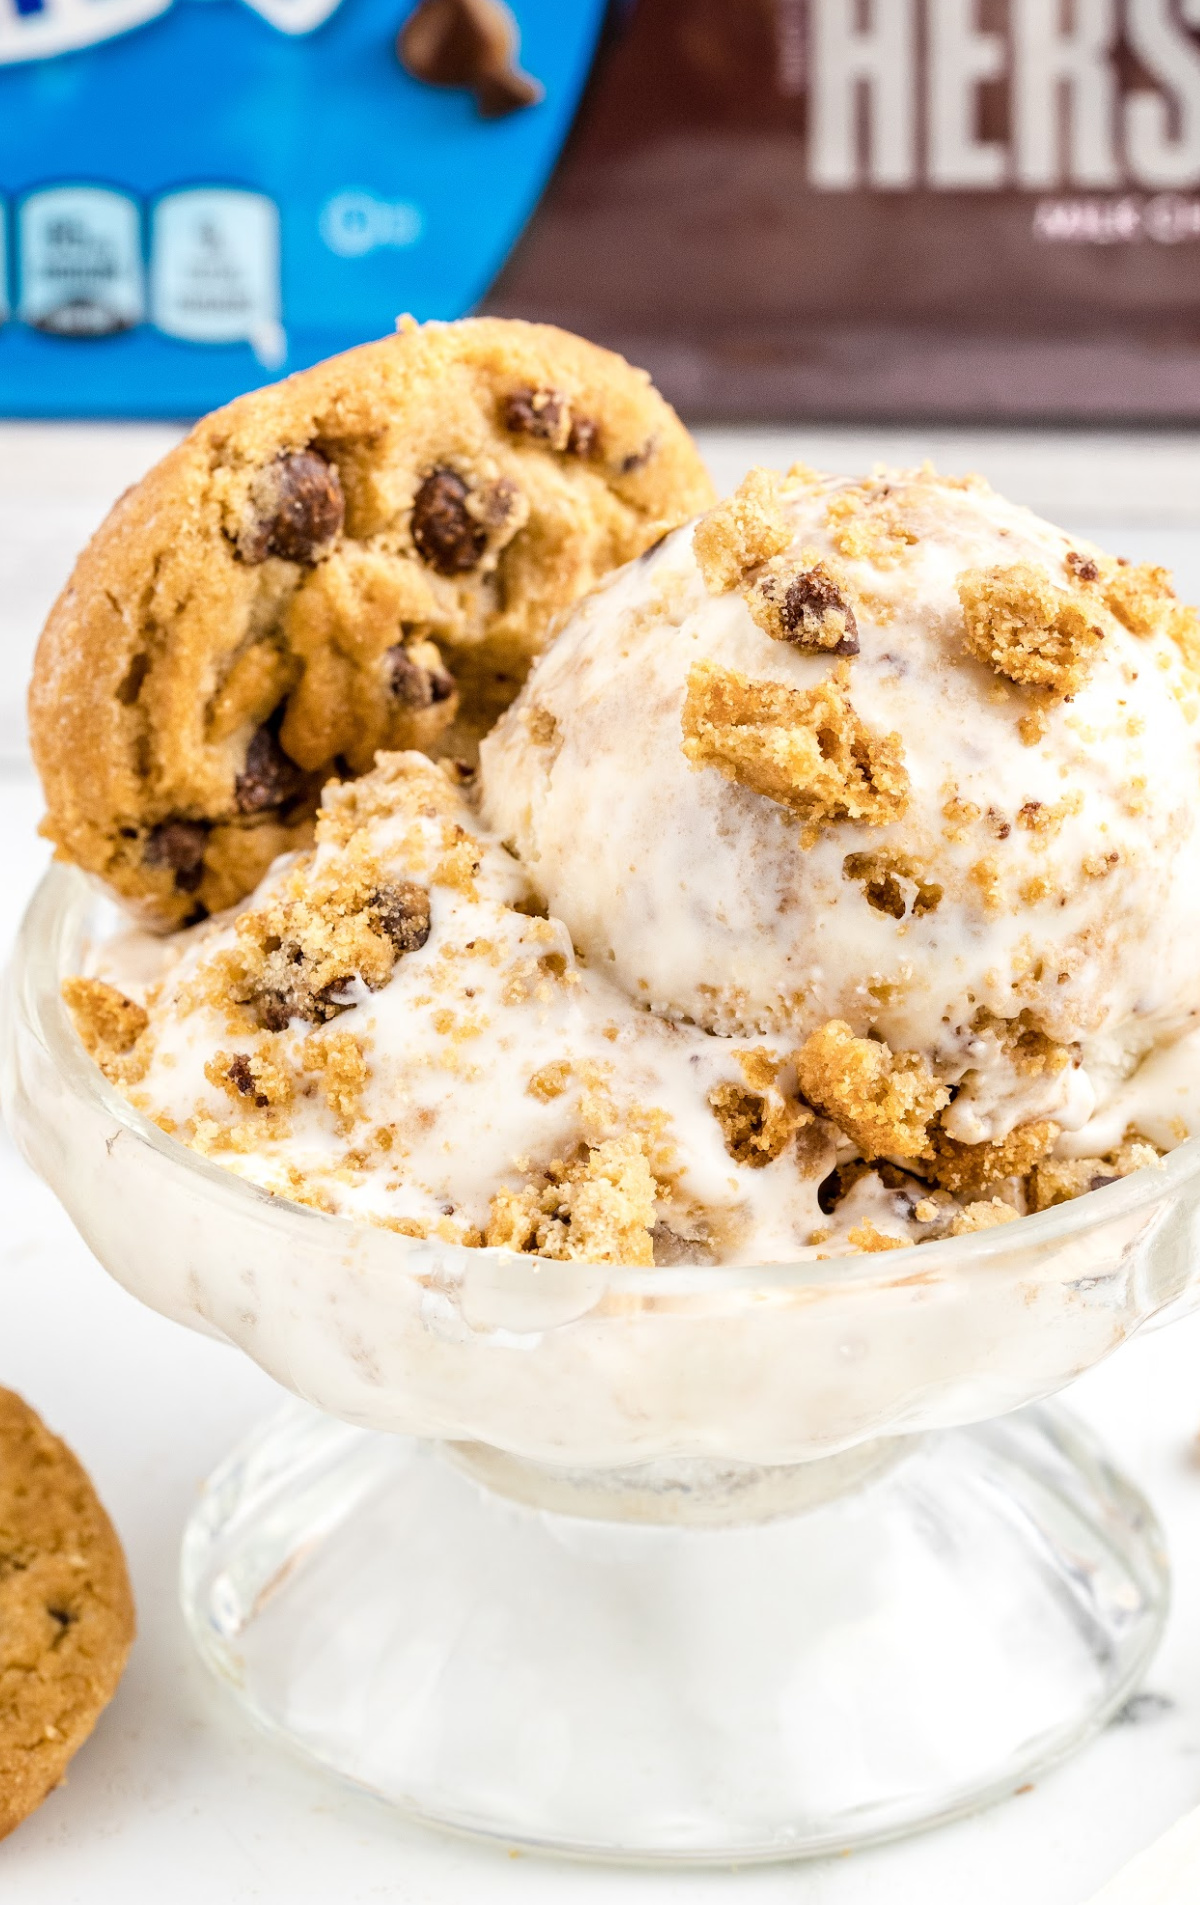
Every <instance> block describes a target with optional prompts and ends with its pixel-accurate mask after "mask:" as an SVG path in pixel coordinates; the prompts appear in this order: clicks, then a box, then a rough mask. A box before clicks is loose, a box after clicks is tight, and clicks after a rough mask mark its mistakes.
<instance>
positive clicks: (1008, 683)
mask: <svg viewBox="0 0 1200 1905" xmlns="http://www.w3.org/2000/svg"><path fill="white" fill-rule="evenodd" d="M1195 653H1196V643H1195V618H1194V616H1193V615H1192V613H1191V611H1187V610H1183V609H1182V608H1181V607H1180V605H1179V604H1178V603H1177V602H1176V601H1175V599H1174V596H1173V594H1172V593H1171V592H1170V588H1169V579H1168V578H1167V577H1166V576H1165V575H1164V574H1163V572H1161V571H1152V570H1147V569H1132V568H1129V567H1128V566H1127V565H1123V564H1120V563H1117V562H1114V561H1112V560H1111V559H1109V558H1107V557H1105V556H1103V555H1102V554H1101V552H1099V551H1098V550H1096V549H1093V548H1092V547H1091V546H1090V545H1087V544H1084V543H1082V542H1080V541H1079V540H1078V539H1073V538H1070V537H1068V536H1066V535H1064V534H1063V533H1062V532H1061V531H1059V530H1057V529H1055V528H1053V527H1052V526H1051V525H1050V524H1048V523H1046V522H1043V521H1041V520H1039V519H1038V518H1037V517H1035V516H1034V515H1032V514H1030V513H1029V512H1028V511H1027V510H1025V509H1022V508H1018V507H1016V506H1014V505H1013V504H1011V503H1008V502H1005V501H1004V500H1003V499H1002V498H1000V497H998V496H996V495H994V494H993V493H992V492H991V490H990V489H989V488H988V487H987V485H986V484H984V483H982V482H980V481H978V480H975V479H971V480H968V481H965V482H958V481H948V480H943V479H940V478H938V477H936V476H935V475H933V474H932V473H931V472H928V471H919V472H915V473H914V472H907V473H905V472H879V473H876V474H875V475H874V476H872V477H870V478H869V479H867V480H865V481H862V482H851V481H849V480H844V479H840V478H826V477H819V476H817V475H815V474H814V473H812V472H809V471H805V470H796V471H793V472H791V473H790V474H789V476H788V477H787V478H784V479H781V480H773V479H771V478H769V477H767V475H766V474H765V473H761V472H760V473H756V474H755V475H754V476H753V477H752V478H751V479H748V482H747V484H746V485H744V486H743V489H742V491H740V492H739V493H738V495H737V496H736V497H735V498H733V499H732V500H731V502H730V503H727V504H724V505H721V506H719V508H718V510H717V511H715V512H713V513H712V514H711V516H710V517H708V518H704V519H701V523H700V525H699V527H698V529H697V528H695V527H694V526H689V527H686V528H684V529H681V530H678V531H676V532H675V533H674V534H672V535H671V536H669V537H667V538H666V540H665V541H664V542H662V543H661V544H660V545H659V546H658V547H657V548H655V549H654V550H652V551H649V552H648V553H647V555H646V556H644V557H643V558H642V559H641V560H640V561H638V562H635V563H634V564H632V565H631V566H630V567H628V568H627V569H625V570H623V571H621V572H619V573H618V574H616V575H615V576H614V577H612V578H611V579H610V580H608V581H607V582H606V583H605V584H603V585H602V586H601V587H600V588H598V589H597V590H596V591H595V592H594V593H593V594H592V595H591V596H590V597H588V598H587V599H586V600H585V601H584V603H583V604H582V605H581V606H580V607H579V608H578V609H577V610H576V611H575V612H574V614H573V616H572V617H571V619H570V620H569V621H568V623H567V624H566V626H565V628H564V629H563V631H562V632H561V633H560V634H559V636H558V639H557V640H556V641H555V642H554V644H553V645H552V646H551V648H550V649H549V650H548V651H547V652H546V653H545V655H544V656H543V657H542V659H541V660H540V662H539V663H538V665H537V667H536V669H535V671H534V673H533V675H532V676H531V678H530V680H529V681H528V683H527V684H526V687H525V689H524V690H523V692H522V694H521V695H520V697H519V698H518V700H517V701H516V702H515V703H514V705H513V706H512V708H511V709H510V710H509V712H508V713H507V714H506V715H505V717H504V718H503V720H502V721H501V722H500V723H499V725H498V726H497V728H496V729H495V730H494V731H493V733H492V735H491V736H490V737H489V739H488V740H487V741H486V742H485V743H484V746H483V753H482V772H483V784H484V811H485V814H486V817H487V819H488V820H489V821H490V823H491V825H492V826H493V827H494V829H495V830H496V831H497V833H498V834H499V835H500V836H501V837H502V838H503V839H504V840H505V841H506V842H507V843H509V845H510V846H511V847H512V849H513V850H515V852H516V853H517V854H518V855H519V857H520V859H521V861H522V862H523V864H524V867H525V869H526V871H527V872H528V874H529V876H530V878H531V879H532V881H533V882H534V884H535V886H536V887H537V889H538V891H539V893H540V894H541V895H542V897H543V898H544V900H545V902H546V904H547V906H548V908H549V910H550V912H551V914H552V915H553V916H554V917H555V918H556V919H559V920H561V921H563V922H564V923H565V925H566V927H567V928H568V930H569V933H570V935H571V938H572V941H573V943H574V945H575V946H576V947H577V948H578V949H579V950H580V952H581V953H582V954H583V956H584V957H585V959H586V961H587V962H588V965H589V968H590V969H591V970H592V971H594V972H596V973H598V974H599V973H603V974H606V975H608V976H609V977H610V978H611V979H612V980H613V981H615V982H616V983H617V984H618V985H619V986H620V988H621V989H622V990H623V991H624V992H625V994H626V995H627V996H628V997H629V998H630V999H631V1000H634V1001H636V1002H638V1003H639V1004H641V1005H643V1006H645V1007H648V1008H650V1010H651V1012H652V1013H653V1014H655V1015H658V1016H660V1017H663V1018H668V1019H675V1020H679V1021H685V1022H691V1023H694V1024H695V1025H697V1026H700V1027H704V1028H706V1029H707V1030H709V1031H710V1032H715V1033H718V1034H722V1035H729V1036H737V1037H740V1038H746V1037H751V1036H761V1035H763V1034H770V1035H772V1036H773V1037H775V1038H780V1037H785V1038H786V1039H788V1040H791V1041H792V1042H794V1043H799V1042H800V1041H803V1040H804V1039H805V1038H807V1037H808V1036H809V1035H810V1034H812V1033H814V1032H815V1031H816V1030H818V1028H820V1027H822V1026H824V1025H827V1024H828V1022H830V1021H844V1022H845V1024H846V1025H847V1026H848V1027H849V1028H850V1031H851V1033H853V1034H854V1035H856V1036H858V1037H866V1036H869V1037H871V1038H874V1039H879V1040H883V1041H886V1043H887V1044H888V1046H890V1047H891V1049H892V1051H893V1052H903V1053H914V1054H918V1055H919V1056H920V1058H921V1060H922V1061H923V1062H924V1064H925V1065H926V1066H927V1067H928V1068H929V1070H930V1071H931V1072H932V1074H933V1075H934V1077H935V1078H936V1079H937V1080H938V1081H940V1083H941V1084H942V1085H943V1086H944V1087H945V1088H946V1089H947V1091H948V1092H949V1094H950V1096H951V1098H952V1102H951V1103H950V1105H949V1107H948V1109H947V1110H946V1111H945V1114H944V1117H943V1120H942V1122H943V1126H944V1129H945V1131H946V1132H947V1134H948V1135H949V1136H950V1137H951V1138H953V1139H956V1140H958V1141H960V1142H962V1143H967V1144H977V1143H982V1142H996V1141H998V1140H1001V1139H1003V1138H1004V1137H1005V1136H1006V1135H1007V1134H1008V1133H1009V1132H1011V1131H1012V1130H1013V1129H1014V1128H1015V1127H1017V1126H1019V1125H1023V1124H1026V1123H1028V1122H1029V1121H1030V1120H1034V1119H1047V1118H1049V1119H1053V1120H1054V1121H1055V1123H1056V1124H1057V1125H1058V1126H1059V1127H1060V1129H1061V1130H1062V1131H1063V1132H1064V1133H1075V1134H1076V1137H1075V1139H1074V1140H1073V1143H1074V1148H1075V1150H1076V1152H1077V1153H1079V1154H1080V1155H1082V1154H1083V1153H1084V1152H1086V1151H1087V1149H1088V1144H1087V1136H1086V1132H1087V1127H1088V1125H1089V1121H1090V1120H1092V1119H1093V1117H1094V1116H1095V1115H1096V1114H1097V1109H1098V1107H1099V1108H1100V1109H1102V1108H1103V1107H1104V1105H1105V1104H1108V1103H1110V1102H1113V1101H1115V1099H1116V1098H1117V1097H1118V1096H1119V1094H1120V1093H1121V1092H1122V1090H1124V1089H1126V1087H1127V1081H1128V1080H1129V1079H1130V1077H1131V1076H1132V1075H1133V1074H1134V1073H1135V1072H1136V1070H1137V1067H1138V1066H1139V1064H1140V1062H1141V1061H1142V1059H1143V1058H1144V1057H1145V1056H1146V1055H1147V1054H1148V1053H1152V1052H1153V1051H1155V1049H1156V1048H1160V1047H1162V1046H1164V1045H1166V1044H1168V1043H1169V1042H1171V1041H1173V1040H1176V1039H1178V1038H1179V1037H1180V1036H1181V1035H1183V1034H1184V1033H1186V1032H1187V1031H1188V1030H1189V1029H1190V1028H1191V1027H1193V1026H1195V1025H1196V1024H1197V1023H1200V959H1198V956H1197V947H1198V946H1200V798H1198V797H1200V755H1198V752H1197V739H1198V729H1197V725H1196V718H1197V712H1198V709H1200V696H1198V687H1200V684H1198V681H1197V676H1196V674H1195V672H1194V667H1193V663H1194V656H1195ZM1039 1041H1040V1049H1041V1050H1042V1051H1043V1052H1044V1051H1048V1050H1050V1049H1051V1048H1052V1047H1053V1048H1054V1062H1050V1063H1047V1062H1040V1061H1039V1062H1032V1060H1031V1052H1033V1053H1035V1054H1036V1052H1037V1050H1038V1049H1039ZM1110 1122H1111V1120H1110ZM1119 1135H1120V1134H1119V1133H1118V1134H1117V1136H1119ZM1182 1135H1186V1132H1183V1131H1177V1132H1176V1133H1175V1136H1176V1138H1178V1137H1180V1136H1182ZM1110 1138H1111V1134H1110ZM1111 1141H1114V1142H1115V1139H1112V1140H1111Z"/></svg>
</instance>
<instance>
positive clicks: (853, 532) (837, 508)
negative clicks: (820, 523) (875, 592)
mask: <svg viewBox="0 0 1200 1905" xmlns="http://www.w3.org/2000/svg"><path fill="white" fill-rule="evenodd" d="M825 523H826V527H827V528H828V530H829V533H830V536H831V538H832V541H833V546H834V548H835V549H836V550H837V552H838V554H839V555H840V556H844V557H845V558H846V560H847V561H848V562H869V563H871V564H873V566H874V567H875V568H877V569H890V568H894V567H895V566H896V564H897V563H899V562H902V561H903V560H904V558H905V556H906V555H907V554H908V551H909V550H910V549H912V548H915V547H916V545H917V544H918V543H919V542H920V540H921V538H920V537H919V536H918V534H917V532H916V530H915V529H913V528H912V527H911V525H910V524H908V523H906V522H905V521H904V518H903V516H902V514H901V513H900V509H899V507H898V505H897V503H896V501H895V500H894V494H893V489H892V485H891V484H890V483H888V482H883V483H880V482H876V481H875V480H872V481H870V482H868V483H865V484H856V485H855V486H854V487H853V488H852V489H845V490H840V491H838V493H837V494H836V495H834V496H832V497H831V498H830V500H829V503H828V505H827V507H826V511H825Z"/></svg>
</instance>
